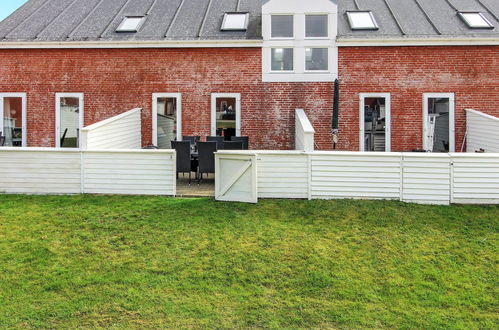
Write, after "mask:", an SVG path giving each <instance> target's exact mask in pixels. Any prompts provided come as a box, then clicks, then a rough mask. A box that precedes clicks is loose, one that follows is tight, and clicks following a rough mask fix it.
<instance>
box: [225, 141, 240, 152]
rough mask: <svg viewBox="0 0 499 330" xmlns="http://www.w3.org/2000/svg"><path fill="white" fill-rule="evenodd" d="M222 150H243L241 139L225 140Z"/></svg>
mask: <svg viewBox="0 0 499 330" xmlns="http://www.w3.org/2000/svg"><path fill="white" fill-rule="evenodd" d="M224 150H243V142H242V141H225V142H224Z"/></svg>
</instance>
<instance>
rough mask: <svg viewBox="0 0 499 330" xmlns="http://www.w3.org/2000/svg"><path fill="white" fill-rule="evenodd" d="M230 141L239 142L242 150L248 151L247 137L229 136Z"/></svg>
mask: <svg viewBox="0 0 499 330" xmlns="http://www.w3.org/2000/svg"><path fill="white" fill-rule="evenodd" d="M230 140H231V141H241V142H242V143H243V150H248V149H249V137H247V136H231V137H230Z"/></svg>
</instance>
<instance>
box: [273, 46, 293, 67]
mask: <svg viewBox="0 0 499 330" xmlns="http://www.w3.org/2000/svg"><path fill="white" fill-rule="evenodd" d="M271 56H272V65H271V66H272V68H271V69H272V71H293V48H272V54H271Z"/></svg>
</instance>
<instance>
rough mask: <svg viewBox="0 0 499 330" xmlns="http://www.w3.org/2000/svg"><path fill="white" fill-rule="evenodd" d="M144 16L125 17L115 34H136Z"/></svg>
mask: <svg viewBox="0 0 499 330" xmlns="http://www.w3.org/2000/svg"><path fill="white" fill-rule="evenodd" d="M144 19H145V17H144V16H127V17H125V18H124V19H123V21H122V22H121V24H120V26H118V28H117V29H116V32H137V31H138V30H139V28H140V26H141V25H142V23H143V22H144Z"/></svg>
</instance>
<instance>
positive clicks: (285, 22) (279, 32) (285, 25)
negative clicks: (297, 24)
mask: <svg viewBox="0 0 499 330" xmlns="http://www.w3.org/2000/svg"><path fill="white" fill-rule="evenodd" d="M271 25H272V27H271V29H272V31H271V36H272V38H293V15H272V17H271Z"/></svg>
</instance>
